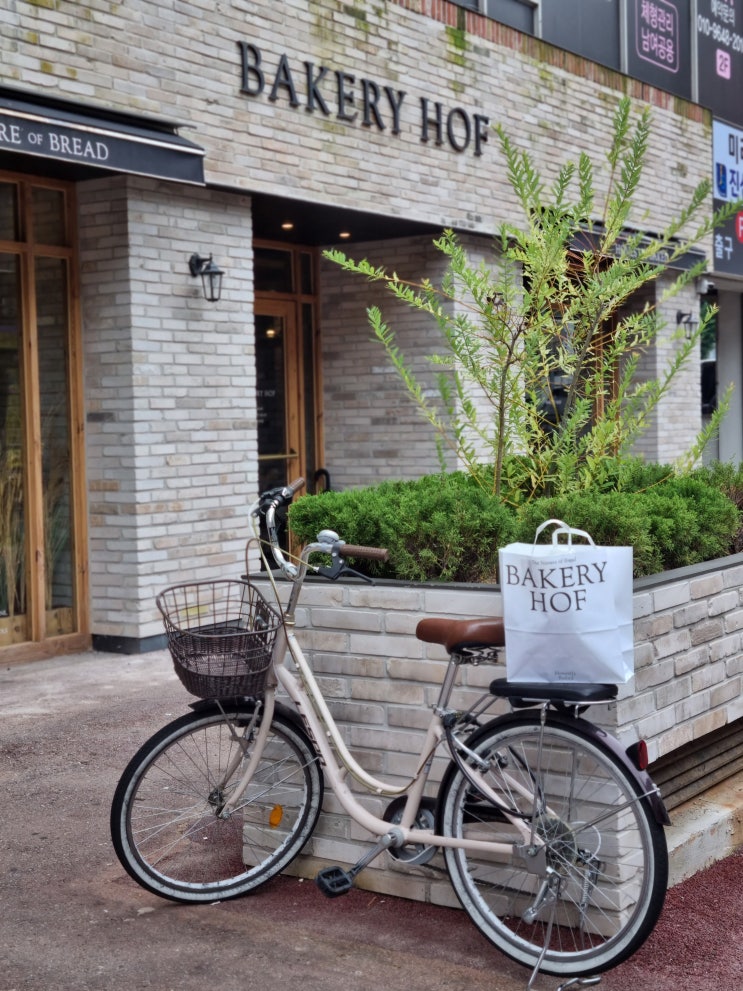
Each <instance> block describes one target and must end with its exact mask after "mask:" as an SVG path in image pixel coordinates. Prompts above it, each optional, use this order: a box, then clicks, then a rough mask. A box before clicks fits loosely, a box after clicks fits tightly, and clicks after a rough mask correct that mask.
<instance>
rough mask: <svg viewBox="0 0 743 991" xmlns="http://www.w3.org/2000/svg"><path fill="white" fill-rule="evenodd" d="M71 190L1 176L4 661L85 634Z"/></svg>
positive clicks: (0, 619)
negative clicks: (36, 645)
mask: <svg viewBox="0 0 743 991" xmlns="http://www.w3.org/2000/svg"><path fill="white" fill-rule="evenodd" d="M73 189H74V187H72V186H70V185H67V184H63V183H56V182H53V181H52V180H41V179H39V180H30V179H27V178H24V177H21V176H13V175H9V174H4V173H0V652H2V655H3V659H4V660H5V658H6V655H7V656H9V659H14V658H15V657H16V656H17V657H18V658H19V659H25V656H26V654H28V656H31V654H30V653H29V651H30V650H31V649H33V644H34V643H38V641H41V640H48V639H50V638H55V637H68V636H69V635H71V634H82V633H84V631H85V630H86V624H87V605H86V603H87V594H86V589H85V588H84V587H83V586H84V580H85V568H84V562H85V560H86V547H85V525H84V513H83V510H82V507H83V506H84V497H85V492H84V470H83V457H82V455H83V452H82V443H83V440H82V439H83V430H82V423H83V415H82V395H81V376H80V367H79V364H80V363H79V355H78V346H77V341H78V339H79V318H78V314H77V294H76V293H75V291H74V285H75V272H74V267H75V259H74V252H73V247H72V245H73V244H74V215H75V214H74V192H73ZM82 642H83V641H82V639H80V640H77V639H76V640H75V642H74V643H73V644H72V645H71V649H75V648H76V647H77V646H78V645H80V644H81V643H82ZM24 645H25V646H24Z"/></svg>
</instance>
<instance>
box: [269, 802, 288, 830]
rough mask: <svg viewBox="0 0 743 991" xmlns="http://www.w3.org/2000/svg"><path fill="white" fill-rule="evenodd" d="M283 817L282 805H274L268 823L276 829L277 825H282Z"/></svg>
mask: <svg viewBox="0 0 743 991" xmlns="http://www.w3.org/2000/svg"><path fill="white" fill-rule="evenodd" d="M283 818H284V810H283V808H282V807H281V806H280V805H274V807H273V808H272V809H271V813H270V815H269V817H268V825H269V826H270V827H271V829H276V827H277V826H280V825H281V820H282V819H283Z"/></svg>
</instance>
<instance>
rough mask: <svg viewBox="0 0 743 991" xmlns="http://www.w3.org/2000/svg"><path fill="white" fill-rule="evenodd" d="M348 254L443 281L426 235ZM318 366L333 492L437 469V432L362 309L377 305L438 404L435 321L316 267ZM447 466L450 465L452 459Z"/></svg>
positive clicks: (326, 264) (330, 266)
mask: <svg viewBox="0 0 743 991" xmlns="http://www.w3.org/2000/svg"><path fill="white" fill-rule="evenodd" d="M346 255H347V256H348V257H350V258H353V259H354V260H356V261H360V260H362V259H366V260H368V261H369V262H371V264H373V265H375V266H382V267H384V268H386V269H387V271H388V272H390V273H392V272H397V274H398V275H399V276H400V277H401V278H410V279H420V278H421V277H422V276H423V275H424V274H425V275H426V276H428V277H429V278H430V279H431V280H432V281H436V280H438V279H440V278H441V276H442V275H443V272H444V268H445V261H446V259H445V258H444V257H443V256H442V255H441V253H440V252H439V251H437V250H436V249H435V248H434V246H433V244H432V241H431V238H428V237H426V238H403V239H400V240H395V241H386V242H376V243H371V244H360V245H352V246H350V247H349V248H348V249H347V250H346ZM321 284H322V294H321V301H322V307H321V315H320V323H321V327H322V342H323V346H322V364H323V393H324V423H325V462H326V467H327V468H328V470H329V471H330V476H331V479H332V481H333V486H334V487H335V488H338V489H343V488H348V487H351V486H358V485H371V484H373V483H374V482H377V481H381V480H383V479H389V478H417V477H419V476H420V475H425V474H428V473H430V472H436V471H439V470H440V463H439V459H438V455H437V452H436V444H435V436H434V431H433V428H432V427H430V426H429V425H428V424H427V423H426V422H425V420H424V419H423V416H422V414H421V413H420V411H419V409H418V407H417V405H416V404H415V403H414V402H413V400H412V399H411V398H410V397H409V396H408V393H407V391H406V390H405V388H404V386H403V384H402V382H401V380H400V377H399V375H398V373H397V371H396V369H395V368H394V366H393V365H392V363H391V362H390V361H389V359H388V358H387V356H386V354H385V352H384V348H383V347H382V345H381V343H380V342H379V341H378V340H377V339H376V337H375V336H374V333H373V331H372V328H371V326H370V324H369V321H368V318H367V309H368V308H369V307H371V306H378V307H379V308H380V310H381V311H382V316H383V319H384V321H385V322H386V323H387V324H388V325H389V326H390V328H391V329H392V331H393V332H394V335H395V343H396V346H397V347H399V348H400V351H401V352H402V353H403V354H404V355H405V360H406V364H407V365H408V367H409V368H410V369H411V371H413V373H414V374H415V376H416V377H417V378H418V380H419V381H420V383H421V385H422V386H423V389H424V391H425V393H426V395H427V397H428V398H429V399H430V401H431V402H433V403H436V401H437V399H438V390H437V388H436V382H435V374H436V369H435V368H434V366H433V365H432V364H431V362H430V361H429V360H428V358H429V355H431V354H435V353H439V354H440V353H442V352H443V350H444V348H443V347H442V338H441V334H440V331H439V329H438V326H437V324H436V323H435V321H434V320H433V319H431V318H426V317H421V315H420V314H419V313H416V312H415V311H414V310H412V309H411V308H410V307H409V306H407V305H406V304H405V303H401V302H398V301H397V300H396V299H394V298H393V296H392V295H391V293H389V292H388V291H387V290H386V289H385V288H384V287H383V286H382V285H380V284H371V283H369V282H368V281H367V280H366V279H364V278H363V276H359V275H353V274H349V273H347V272H344V271H342V270H341V268H340V267H339V266H338V265H336V264H335V263H333V262H330V261H327V260H323V262H322V266H321ZM447 466H448V467H450V468H454V467H455V459H454V458H453V456H449V458H448V464H447Z"/></svg>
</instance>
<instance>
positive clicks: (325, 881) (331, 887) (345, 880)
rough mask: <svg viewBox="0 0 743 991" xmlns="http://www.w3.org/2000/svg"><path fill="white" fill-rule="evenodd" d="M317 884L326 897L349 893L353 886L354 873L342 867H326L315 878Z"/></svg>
mask: <svg viewBox="0 0 743 991" xmlns="http://www.w3.org/2000/svg"><path fill="white" fill-rule="evenodd" d="M315 884H316V885H317V886H318V888H319V889H320V891H322V893H323V894H324V895H325V897H326V898H337V897H338V896H339V895H347V894H348V892H349V891H350V890H351V888H353V875H351V874H349V873H348V871H344V870H343V868H342V867H324V868H323V869H322V870H321V871H320V872H319V873H318V875H317V877H316V878H315Z"/></svg>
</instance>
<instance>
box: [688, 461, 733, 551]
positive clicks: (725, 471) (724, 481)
mask: <svg viewBox="0 0 743 991" xmlns="http://www.w3.org/2000/svg"><path fill="white" fill-rule="evenodd" d="M694 475H695V476H697V477H699V478H701V479H702V480H703V481H705V482H706V483H707V484H709V485H713V486H714V487H715V488H716V489H719V490H720V492H722V493H723V494H724V495H726V496H727V497H728V499H730V501H731V502H733V503H735V505H736V506H737V507H738V509H739V510H741V523H740V525H739V527H738V530H737V531H736V534H735V536H734V538H733V546H732V550H733V551H734V552H735V553H736V554H737V553H739V552H740V551H743V464H738V465H734V464H731V463H730V462H721V461H716V462H714V463H713V464H711V465H709V466H707V467H705V468H699V469H698V470H697V471H695V472H694Z"/></svg>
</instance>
